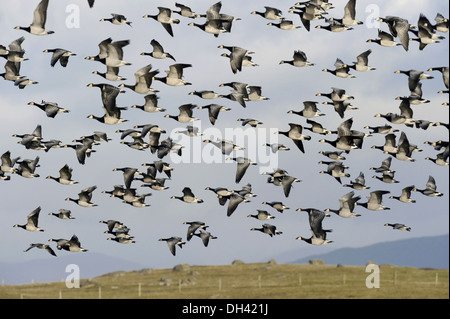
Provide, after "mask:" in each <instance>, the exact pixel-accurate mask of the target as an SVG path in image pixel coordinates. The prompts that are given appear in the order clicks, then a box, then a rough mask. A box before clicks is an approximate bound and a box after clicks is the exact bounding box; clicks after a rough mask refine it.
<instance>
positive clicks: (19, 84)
mask: <svg viewBox="0 0 450 319" xmlns="http://www.w3.org/2000/svg"><path fill="white" fill-rule="evenodd" d="M33 84H39V82H38V81H34V80H30V79H28V78H25V77H22V78H18V79H17V80H16V81H15V82H14V86H17V87H19V89H21V90H23V89H24V88H26V87H27V86H29V85H33Z"/></svg>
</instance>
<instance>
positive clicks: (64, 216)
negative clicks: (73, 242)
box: [48, 209, 75, 219]
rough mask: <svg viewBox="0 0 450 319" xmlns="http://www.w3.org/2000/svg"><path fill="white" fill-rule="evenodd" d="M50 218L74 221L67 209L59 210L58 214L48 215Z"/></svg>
mask: <svg viewBox="0 0 450 319" xmlns="http://www.w3.org/2000/svg"><path fill="white" fill-rule="evenodd" d="M48 214H49V215H50V216H55V217H57V218H59V219H75V217H73V216H72V212H71V211H70V210H68V209H60V210H59V213H48Z"/></svg>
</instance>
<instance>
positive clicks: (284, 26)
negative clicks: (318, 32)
mask: <svg viewBox="0 0 450 319" xmlns="http://www.w3.org/2000/svg"><path fill="white" fill-rule="evenodd" d="M267 25H270V26H274V27H277V28H278V29H280V30H288V31H290V30H297V29H300V28H301V26H299V25H295V24H294V22H292V21H291V20H282V21H281V22H280V23H273V22H269V23H267Z"/></svg>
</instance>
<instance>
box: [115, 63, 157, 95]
mask: <svg viewBox="0 0 450 319" xmlns="http://www.w3.org/2000/svg"><path fill="white" fill-rule="evenodd" d="M151 69H152V65H151V64H149V65H147V66H144V67H143V68H140V69H139V70H137V71H136V72H135V73H134V77H135V79H136V83H135V84H134V85H129V84H125V83H122V84H120V85H119V87H126V88H128V89H130V90H133V91H134V92H136V93H139V94H150V93H155V92H158V91H157V90H154V89H152V88H151V87H150V86H151V85H152V82H153V79H154V78H155V76H156V75H157V74H159V70H153V71H151Z"/></svg>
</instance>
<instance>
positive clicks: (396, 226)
mask: <svg viewBox="0 0 450 319" xmlns="http://www.w3.org/2000/svg"><path fill="white" fill-rule="evenodd" d="M384 226H390V227H392V229H398V230H406V231H411V227H408V226H406V225H404V224H399V223H395V224H389V223H387V224H384Z"/></svg>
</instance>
